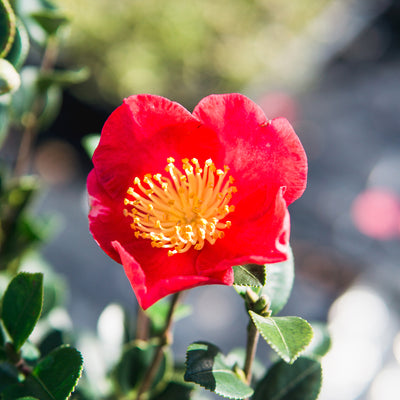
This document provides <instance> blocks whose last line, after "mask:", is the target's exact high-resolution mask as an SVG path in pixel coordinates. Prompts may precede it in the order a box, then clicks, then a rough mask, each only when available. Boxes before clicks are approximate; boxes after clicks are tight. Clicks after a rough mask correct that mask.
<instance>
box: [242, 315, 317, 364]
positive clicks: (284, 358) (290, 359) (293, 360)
mask: <svg viewBox="0 0 400 400" xmlns="http://www.w3.org/2000/svg"><path fill="white" fill-rule="evenodd" d="M249 314H250V317H251V319H252V321H253V323H254V325H255V326H256V328H257V330H258V331H259V332H260V334H261V336H262V337H263V338H264V340H265V341H266V342H267V343H268V344H269V346H270V347H271V348H272V349H273V350H274V351H275V352H276V353H277V354H278V355H279V357H281V359H282V360H283V361H285V362H286V363H288V364H293V363H294V362H295V361H296V360H297V359H298V358H299V357H300V356H301V354H302V353H303V352H304V350H305V349H306V348H307V346H309V344H310V343H311V340H312V338H313V336H314V331H313V329H312V326H311V324H310V323H309V322H308V321H306V320H305V319H304V318H301V317H295V318H298V319H300V320H302V321H304V322H305V323H306V324H307V325H308V326H309V327H310V328H311V332H312V334H311V338H310V341H309V342H308V343H306V344H305V345H304V346H302V347H301V348H300V349H299V351H298V352H297V353H296V354H294V356H293V357H292V358H290V357H288V356H287V355H285V354H283V353H282V352H281V351H279V349H278V348H277V347H276V346H275V345H274V344H273V343H272V342H271V341H270V340H269V339H268V338H267V337H266V336H265V335H264V334H263V332H262V331H261V330H260V329H258V326H257V324H256V322H255V320H254V318H253V315H252V314H254V315H257V316H259V317H261V318H264V317H262V316H261V315H258V314H257V313H255V312H254V311H251V310H250V311H249ZM268 318H269V319H270V320H271V321H272V322H274V324H275V326H276V323H275V321H274V320H273V318H274V317H268ZM278 318H279V317H278ZM276 328H277V329H278V332H279V334H280V336H281V337H282V339H283V335H282V334H281V332H280V329H279V328H278V327H277V326H276ZM283 342H284V344H285V347H286V348H287V349H288V347H287V345H286V342H285V340H283ZM288 350H289V349H288Z"/></svg>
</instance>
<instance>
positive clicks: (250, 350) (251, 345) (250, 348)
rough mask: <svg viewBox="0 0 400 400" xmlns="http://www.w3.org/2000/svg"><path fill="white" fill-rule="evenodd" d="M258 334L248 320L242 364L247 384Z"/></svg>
mask: <svg viewBox="0 0 400 400" xmlns="http://www.w3.org/2000/svg"><path fill="white" fill-rule="evenodd" d="M259 336H260V333H259V332H258V330H257V328H256V326H255V325H254V322H253V321H252V320H251V319H250V321H249V325H248V327H247V345H246V360H245V363H244V371H243V372H244V374H245V375H246V380H247V383H248V384H250V382H251V376H252V370H251V368H252V366H253V361H254V357H255V355H256V350H257V343H258V338H259Z"/></svg>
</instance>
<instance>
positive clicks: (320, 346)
mask: <svg viewBox="0 0 400 400" xmlns="http://www.w3.org/2000/svg"><path fill="white" fill-rule="evenodd" d="M311 326H312V328H313V331H314V337H313V339H312V341H311V343H310V345H309V346H308V347H307V349H306V351H305V352H304V353H303V355H305V356H308V357H316V358H317V359H318V358H321V357H323V356H324V355H325V354H326V353H327V352H328V351H329V349H330V348H331V336H330V334H329V331H328V328H327V326H326V324H323V323H321V322H312V323H311Z"/></svg>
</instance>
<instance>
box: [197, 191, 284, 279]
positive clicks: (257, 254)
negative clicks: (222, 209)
mask: <svg viewBox="0 0 400 400" xmlns="http://www.w3.org/2000/svg"><path fill="white" fill-rule="evenodd" d="M282 192H283V191H282V190H279V191H278V192H277V194H276V196H275V199H274V200H273V201H272V203H270V207H269V209H268V210H267V212H266V213H265V214H264V215H263V216H262V217H260V218H255V219H252V220H247V221H246V220H242V221H241V223H239V224H237V223H236V224H235V223H234V222H232V227H231V228H230V229H225V231H224V232H225V237H224V238H222V239H218V240H217V241H216V242H215V244H214V245H208V244H207V245H206V246H204V248H203V250H202V251H201V254H200V255H199V257H198V258H197V268H198V271H199V273H202V274H203V273H208V272H209V271H211V270H214V271H215V270H225V269H227V268H229V267H231V266H234V265H240V264H248V263H255V264H266V263H275V262H280V261H285V260H286V259H287V252H288V246H289V233H290V218H289V213H288V211H287V207H286V202H285V200H284V198H283V193H282Z"/></svg>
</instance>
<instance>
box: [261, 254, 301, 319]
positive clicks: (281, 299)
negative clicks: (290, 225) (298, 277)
mask: <svg viewBox="0 0 400 400" xmlns="http://www.w3.org/2000/svg"><path fill="white" fill-rule="evenodd" d="M265 267H266V271H267V283H266V285H265V286H264V287H263V289H262V292H261V294H265V295H267V296H268V297H269V299H270V301H271V305H270V307H269V309H270V311H271V312H272V315H275V314H277V313H278V312H279V311H281V310H282V308H283V307H284V306H285V304H286V303H287V301H288V300H289V297H290V293H291V291H292V287H293V280H294V259H293V253H292V250H291V249H289V257H288V260H287V261H283V262H280V263H275V264H266V266H265Z"/></svg>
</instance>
